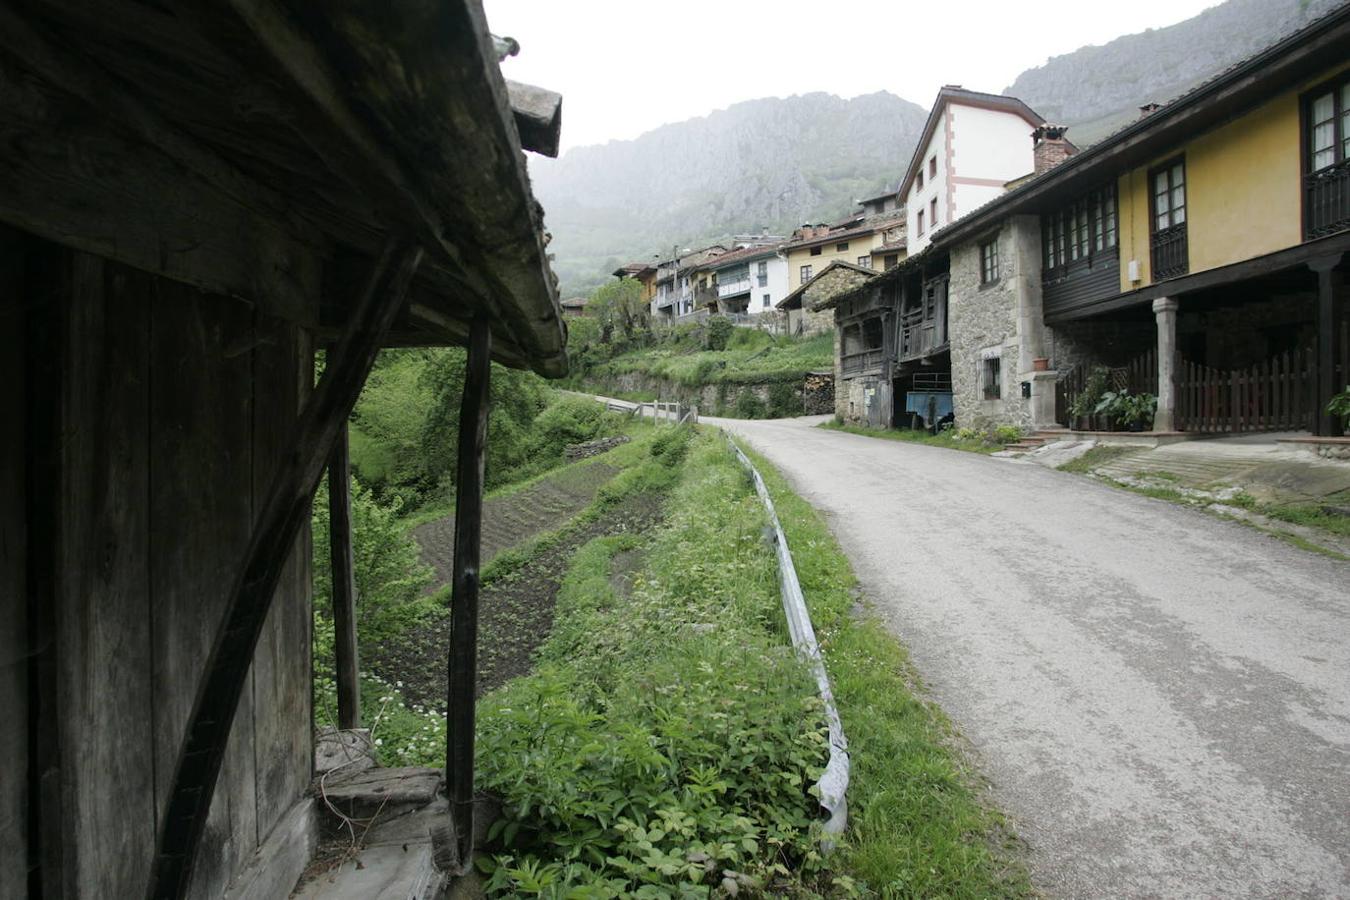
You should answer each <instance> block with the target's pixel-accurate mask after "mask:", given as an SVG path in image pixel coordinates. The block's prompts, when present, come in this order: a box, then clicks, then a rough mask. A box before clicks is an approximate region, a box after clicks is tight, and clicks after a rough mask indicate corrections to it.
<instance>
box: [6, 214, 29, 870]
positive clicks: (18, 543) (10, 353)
mask: <svg viewBox="0 0 1350 900" xmlns="http://www.w3.org/2000/svg"><path fill="white" fill-rule="evenodd" d="M22 262H23V257H22V253H21V236H19V235H17V234H14V233H13V232H9V231H7V230H0V385H4V390H3V393H0V396H3V397H4V399H3V401H0V422H3V423H4V429H5V437H4V439H3V440H0V760H4V776H3V777H4V790H0V897H23V896H26V895H27V891H28V822H27V809H28V653H27V650H28V618H27V615H26V613H27V603H26V599H25V592H26V590H25V589H26V579H25V576H24V569H25V556H26V554H27V543H26V541H25V528H24V507H25V497H26V492H25V488H24V485H25V484H26V482H27V476H26V473H25V471H24V455H25V446H26V442H25V439H24V419H25V415H26V409H25V406H26V404H25V402H24V398H25V397H26V396H27V391H26V390H25V384H24V368H25V365H24V363H25V353H24V344H25V342H24V334H25V317H24V314H23V304H22V302H21V300H20V296H21V295H20V292H19V285H20V281H21V275H22V268H21V267H22Z"/></svg>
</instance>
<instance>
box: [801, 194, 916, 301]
mask: <svg viewBox="0 0 1350 900" xmlns="http://www.w3.org/2000/svg"><path fill="white" fill-rule="evenodd" d="M904 215H905V214H904V209H903V208H901V209H899V210H896V211H894V212H893V213H887V214H885V215H883V216H880V217H873V218H870V219H865V218H862V217H861V216H858V217H854V218H853V219H850V220H849V221H847V222H845V223H843V224H841V225H834V226H830V225H803V226H802V227H801V228H798V229H797V230H796V231H794V232H793V233H792V240H791V241H789V242H788V243H787V244H786V245H784V247H783V253H784V255H786V257H787V262H788V291H789V292H791V291H795V290H797V288H799V287H801V286H802V285H803V284H805V283H806V282H808V281H810V280H811V278H812V276H814V275H817V274H819V273H820V272H821V271H822V270H823V269H824V268H825V267H826V266H828V265H829V264H830V263H832V262H834V261H836V260H839V261H842V262H846V263H852V264H853V265H856V266H862V267H863V268H865V269H872V268H878V269H879V268H889V267H892V266H894V265H895V264H896V263H898V262H899V261H900V260H901V259H904V234H905V218H904Z"/></svg>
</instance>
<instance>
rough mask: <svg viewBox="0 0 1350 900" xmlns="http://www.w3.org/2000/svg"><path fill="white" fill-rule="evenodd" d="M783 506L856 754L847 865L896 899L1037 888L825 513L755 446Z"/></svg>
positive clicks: (1011, 893)
mask: <svg viewBox="0 0 1350 900" xmlns="http://www.w3.org/2000/svg"><path fill="white" fill-rule="evenodd" d="M749 455H750V457H751V458H752V459H753V460H754V462H755V465H756V467H757V468H758V469H759V471H760V474H761V475H762V476H763V477H764V480H765V483H766V484H767V485H768V488H769V492H770V494H771V495H772V496H773V501H774V505H775V506H776V507H777V509H778V514H779V517H780V519H781V521H782V523H783V529H784V531H785V532H786V534H787V539H788V546H789V547H790V548H791V550H792V556H793V560H794V562H795V565H796V567H797V575H798V577H799V578H800V579H801V583H802V590H803V592H804V593H805V594H806V598H807V602H808V604H809V606H810V608H811V615H812V619H813V621H814V624H815V629H816V634H817V637H818V638H819V640H820V643H821V648H822V650H823V651H824V654H825V659H826V666H827V668H828V670H829V673H830V678H831V681H832V682H833V686H834V693H835V699H836V701H837V703H838V706H839V715H840V718H841V719H842V721H843V724H844V731H845V733H846V735H847V737H848V742H849V750H850V754H851V758H852V781H851V783H850V785H849V794H848V797H849V816H850V818H849V830H848V835H847V839H846V842H845V843H844V845H843V847H842V849H841V851H840V852H841V859H840V862H839V863H837V864H836V865H838V867H840V868H842V869H843V870H844V871H846V872H847V873H848V874H849V875H851V876H853V877H854V878H855V879H857V880H859V881H861V882H864V883H865V884H866V885H867V887H868V888H869V889H870V890H872V891H875V892H877V893H879V894H881V895H882V896H885V897H1023V896H1030V895H1031V888H1030V884H1029V882H1028V880H1027V876H1026V872H1025V870H1024V868H1023V866H1022V863H1021V862H1020V851H1019V847H1018V844H1017V842H1016V840H1015V838H1014V837H1013V836H1012V835H1011V832H1010V831H1009V829H1008V827H1007V825H1006V822H1005V821H1004V819H1003V817H1002V816H1001V815H1000V814H999V813H998V812H997V811H995V810H993V809H990V808H989V807H987V806H985V805H984V803H982V802H981V799H980V797H979V792H980V790H981V783H980V780H979V777H978V775H977V774H976V773H975V772H973V771H971V770H970V769H969V768H968V767H967V765H966V763H965V761H964V760H963V759H962V756H961V754H960V753H959V752H958V751H957V750H956V749H954V746H953V744H954V740H953V733H952V728H951V725H950V723H949V722H948V721H947V719H946V717H945V716H944V715H943V714H942V712H941V710H939V709H938V708H937V707H936V706H935V705H933V704H931V703H929V702H927V701H925V700H924V699H923V697H922V695H921V688H920V687H918V685H919V678H918V676H917V674H916V673H915V672H914V670H913V668H912V666H911V665H910V662H909V657H908V655H907V653H906V652H905V650H904V648H903V647H902V646H901V645H900V643H899V642H898V641H896V639H895V638H894V637H892V636H891V634H890V633H889V632H888V631H887V630H886V627H885V626H884V625H883V624H882V623H881V622H880V621H879V620H878V618H877V617H876V615H875V614H874V613H872V612H870V611H868V612H864V613H862V614H856V613H854V612H853V606H854V602H855V601H854V589H855V585H856V579H855V577H854V575H853V572H852V569H851V568H850V566H849V563H848V560H847V559H846V558H845V557H844V555H843V553H842V551H841V550H840V549H839V546H838V544H836V542H835V540H834V538H833V536H832V535H831V534H830V532H829V529H828V528H827V527H826V525H825V522H824V520H823V519H822V518H821V516H820V514H819V513H817V512H816V510H815V509H814V508H812V507H811V505H810V504H808V503H807V502H806V501H804V500H802V499H801V498H800V497H798V496H797V495H796V494H794V493H792V491H791V490H790V489H789V488H788V487H787V483H786V482H785V481H784V479H783V478H782V476H781V475H779V473H778V472H777V471H776V470H775V469H774V468H773V467H772V466H771V465H770V464H769V463H768V462H767V461H766V460H765V459H764V458H763V457H761V456H759V455H758V454H755V453H753V452H751V453H750V454H749Z"/></svg>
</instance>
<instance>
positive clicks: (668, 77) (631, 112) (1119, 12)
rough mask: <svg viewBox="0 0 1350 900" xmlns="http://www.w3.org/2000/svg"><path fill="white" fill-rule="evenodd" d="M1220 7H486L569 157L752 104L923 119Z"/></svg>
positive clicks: (907, 2)
mask: <svg viewBox="0 0 1350 900" xmlns="http://www.w3.org/2000/svg"><path fill="white" fill-rule="evenodd" d="M1217 3H1218V0H1131V2H1130V3H1127V4H1118V3H1106V2H1102V0H1087V2H1077V3H1070V2H1065V0H1058V2H1048V0H1038V2H1034V3H1032V2H1025V0H925V2H922V3H919V2H913V0H899V2H897V0H862V2H856V0H855V2H853V3H849V4H844V3H837V2H829V0H814V2H803V0H774V2H766V0H682V2H653V0H484V7H485V9H486V10H487V16H488V24H489V26H490V27H491V29H492V31H493V33H494V34H499V35H509V36H511V37H514V38H515V39H516V40H518V41H520V45H521V51H520V55H519V56H516V57H513V58H511V59H508V60H507V61H506V62H504V63H503V64H502V70H503V72H505V74H506V76H507V77H508V78H511V79H514V80H516V81H524V82H528V83H530V84H536V85H539V86H540V87H546V88H549V89H550V90H554V91H558V92H559V93H561V94H562V95H563V133H562V141H563V148H564V150H566V149H567V148H569V147H577V146H583V145H586V144H599V143H604V142H605V141H609V140H623V139H628V138H634V137H637V136H638V135H639V134H642V133H643V132H645V131H650V130H651V129H653V128H655V127H657V126H658V125H663V124H665V123H667V122H679V121H682V120H684V119H690V118H694V117H696V116H702V115H706V114H707V113H710V112H712V111H713V110H716V109H725V108H726V107H727V106H730V105H731V104H733V103H736V102H737V101H740V100H752V99H755V98H757V97H787V96H790V95H792V94H804V93H808V92H810V91H826V92H828V93H831V94H838V95H840V96H841V97H856V96H858V95H859V94H870V93H872V92H874V91H880V90H885V91H890V92H891V93H893V94H898V95H899V96H901V97H904V98H905V99H907V100H912V101H914V102H915V103H917V104H919V105H920V106H922V107H924V108H925V109H926V108H927V107H928V105H929V104H930V103H931V102H932V100H933V97H934V96H935V95H936V94H937V90H938V88H939V87H941V86H942V85H944V84H959V85H962V86H963V87H967V88H971V89H973V90H982V91H992V92H998V91H1002V90H1003V89H1004V88H1006V87H1008V86H1009V85H1010V84H1011V83H1012V81H1013V79H1014V78H1016V77H1017V75H1018V73H1019V72H1021V71H1022V70H1023V69H1028V68H1032V67H1034V66H1039V65H1042V64H1043V63H1044V62H1045V61H1046V59H1047V58H1049V57H1051V56H1056V55H1059V54H1061V53H1068V52H1070V51H1072V50H1076V49H1078V48H1079V47H1081V46H1083V45H1084V44H1104V43H1106V42H1107V41H1109V40H1111V39H1112V38H1114V37H1118V36H1120V35H1122V34H1130V33H1133V32H1137V31H1143V30H1144V29H1145V28H1160V27H1162V26H1164V25H1172V24H1175V23H1176V22H1180V21H1182V20H1183V19H1188V18H1190V17H1191V16H1193V15H1195V14H1196V13H1198V12H1200V11H1201V10H1203V9H1206V8H1207V7H1210V6H1215V5H1217ZM929 29H932V30H931V32H930V31H929ZM958 35H959V37H958Z"/></svg>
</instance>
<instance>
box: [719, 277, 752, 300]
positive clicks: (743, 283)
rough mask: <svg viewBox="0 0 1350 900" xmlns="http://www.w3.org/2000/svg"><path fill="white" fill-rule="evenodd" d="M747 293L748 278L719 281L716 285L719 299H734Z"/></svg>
mask: <svg viewBox="0 0 1350 900" xmlns="http://www.w3.org/2000/svg"><path fill="white" fill-rule="evenodd" d="M749 292H750V279H749V278H738V279H737V280H735V281H719V282H718V283H717V296H719V297H735V296H736V295H737V294H748V293H749Z"/></svg>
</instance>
